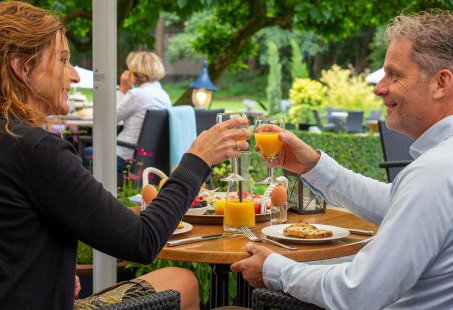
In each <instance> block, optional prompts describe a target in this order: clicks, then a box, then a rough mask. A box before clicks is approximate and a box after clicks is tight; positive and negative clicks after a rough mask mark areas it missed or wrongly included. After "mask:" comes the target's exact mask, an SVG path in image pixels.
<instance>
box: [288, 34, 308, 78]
mask: <svg viewBox="0 0 453 310" xmlns="http://www.w3.org/2000/svg"><path fill="white" fill-rule="evenodd" d="M289 42H290V44H291V78H292V79H293V81H294V80H295V79H297V78H308V70H307V65H306V64H305V62H304V60H303V59H302V55H301V52H300V48H299V44H297V42H296V40H294V39H291V40H290V41H289Z"/></svg>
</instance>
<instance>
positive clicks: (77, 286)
mask: <svg viewBox="0 0 453 310" xmlns="http://www.w3.org/2000/svg"><path fill="white" fill-rule="evenodd" d="M81 289H82V286H81V285H80V279H79V277H78V276H75V290H74V299H77V298H79V293H80V290H81Z"/></svg>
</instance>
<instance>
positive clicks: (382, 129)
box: [378, 121, 413, 182]
mask: <svg viewBox="0 0 453 310" xmlns="http://www.w3.org/2000/svg"><path fill="white" fill-rule="evenodd" d="M378 126H379V133H380V137H381V146H382V152H383V155H384V162H383V163H380V164H379V167H381V168H385V169H386V172H387V179H388V181H389V182H393V180H394V179H395V177H396V175H397V174H398V173H400V171H401V170H403V169H404V167H406V166H407V165H408V164H410V163H411V162H412V160H413V159H412V157H411V156H410V154H409V148H410V146H411V145H412V143H413V140H412V139H411V138H409V137H408V136H406V135H403V134H401V133H399V132H396V131H394V130H391V129H389V128H387V125H386V124H385V122H384V121H379V122H378Z"/></svg>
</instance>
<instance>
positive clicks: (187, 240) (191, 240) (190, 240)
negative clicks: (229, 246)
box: [167, 235, 224, 246]
mask: <svg viewBox="0 0 453 310" xmlns="http://www.w3.org/2000/svg"><path fill="white" fill-rule="evenodd" d="M223 237H224V235H208V236H201V237H191V238H185V239H179V240H173V241H168V242H167V246H176V245H181V244H187V243H194V242H199V241H206V240H213V239H219V238H223Z"/></svg>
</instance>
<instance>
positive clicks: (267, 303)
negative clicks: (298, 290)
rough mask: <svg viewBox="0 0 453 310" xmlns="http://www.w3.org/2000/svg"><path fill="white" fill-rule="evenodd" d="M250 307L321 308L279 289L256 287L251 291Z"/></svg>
mask: <svg viewBox="0 0 453 310" xmlns="http://www.w3.org/2000/svg"><path fill="white" fill-rule="evenodd" d="M252 309H254V310H268V309H269V310H270V309H279V310H319V309H322V308H320V307H318V306H316V305H313V304H308V303H306V302H303V301H301V300H299V299H296V298H294V297H292V296H290V295H288V294H285V293H283V292H281V291H273V290H269V289H265V288H257V289H255V290H253V292H252Z"/></svg>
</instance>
